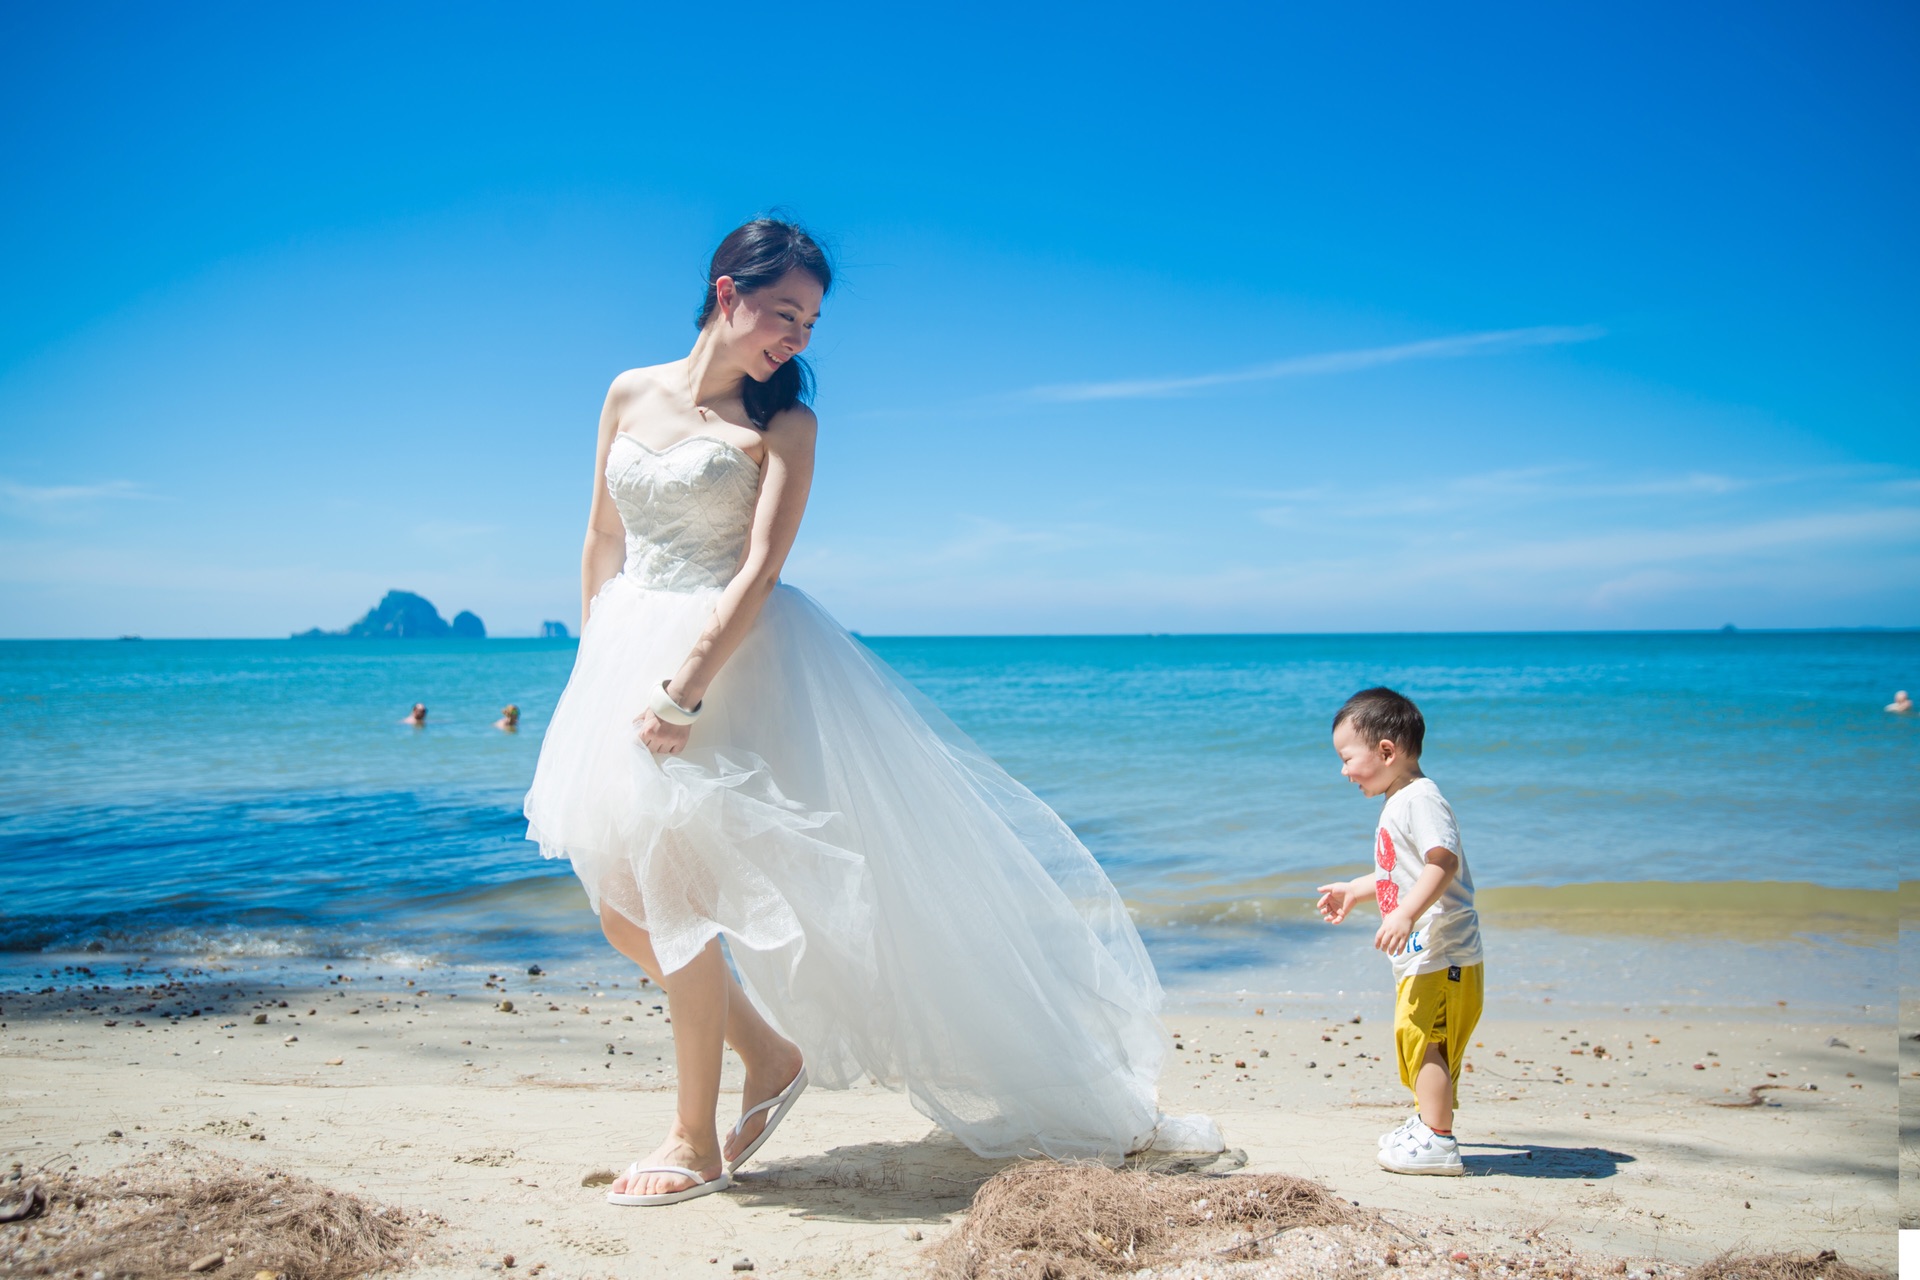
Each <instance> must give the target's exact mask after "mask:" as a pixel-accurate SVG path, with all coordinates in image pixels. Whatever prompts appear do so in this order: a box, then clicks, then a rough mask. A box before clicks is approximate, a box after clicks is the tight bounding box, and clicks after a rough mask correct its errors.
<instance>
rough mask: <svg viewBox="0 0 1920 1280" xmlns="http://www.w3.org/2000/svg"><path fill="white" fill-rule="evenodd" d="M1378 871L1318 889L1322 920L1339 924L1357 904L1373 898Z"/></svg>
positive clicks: (1324, 885) (1318, 904)
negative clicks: (1363, 899) (1362, 900)
mask: <svg viewBox="0 0 1920 1280" xmlns="http://www.w3.org/2000/svg"><path fill="white" fill-rule="evenodd" d="M1379 874H1380V873H1379V872H1378V871H1369V872H1367V874H1365V875H1363V876H1355V877H1354V878H1353V879H1351V880H1340V881H1336V882H1335V883H1333V884H1323V885H1321V886H1320V888H1319V889H1317V890H1316V891H1315V892H1317V893H1318V894H1319V895H1320V901H1319V902H1318V903H1317V904H1316V905H1317V906H1318V907H1319V909H1320V918H1321V919H1323V920H1325V921H1326V922H1327V923H1328V924H1339V923H1340V922H1341V921H1342V920H1345V919H1346V918H1347V913H1348V912H1349V911H1352V910H1353V906H1354V904H1355V903H1356V902H1359V901H1360V900H1361V899H1362V898H1371V897H1372V896H1373V882H1374V880H1375V879H1376V878H1377V877H1378V876H1379Z"/></svg>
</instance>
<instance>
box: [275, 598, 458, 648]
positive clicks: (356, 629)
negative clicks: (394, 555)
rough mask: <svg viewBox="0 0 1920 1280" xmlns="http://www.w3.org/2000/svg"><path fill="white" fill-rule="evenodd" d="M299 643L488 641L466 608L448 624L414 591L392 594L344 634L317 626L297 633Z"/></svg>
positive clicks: (368, 611) (295, 636)
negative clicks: (313, 641) (301, 641)
mask: <svg viewBox="0 0 1920 1280" xmlns="http://www.w3.org/2000/svg"><path fill="white" fill-rule="evenodd" d="M293 638H294V639H295V640H416V639H426V640H446V639H452V640H484V639H486V638H487V625H486V623H484V622H482V621H480V616H479V615H478V614H476V613H473V612H471V611H469V610H465V609H462V610H461V611H460V612H459V613H456V614H454V615H453V621H452V622H448V621H447V620H446V619H445V618H443V617H441V616H440V611H439V610H438V609H436V608H434V607H433V601H431V600H429V599H427V598H426V597H425V596H419V595H415V594H414V593H413V592H411V591H389V592H387V594H386V595H385V596H384V597H383V598H382V599H381V601H380V603H379V604H377V605H375V606H373V608H371V609H369V610H367V613H366V616H365V617H363V618H361V619H360V621H358V622H356V623H354V624H353V625H352V626H350V627H348V628H346V630H344V631H322V630H321V629H320V628H319V627H314V628H312V629H310V630H307V631H297V632H295V633H294V636H293Z"/></svg>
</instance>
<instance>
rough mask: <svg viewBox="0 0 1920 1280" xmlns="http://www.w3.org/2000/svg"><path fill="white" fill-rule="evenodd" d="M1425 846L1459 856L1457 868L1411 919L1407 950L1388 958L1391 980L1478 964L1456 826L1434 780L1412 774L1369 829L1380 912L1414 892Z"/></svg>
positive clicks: (1476, 919) (1475, 919)
mask: <svg viewBox="0 0 1920 1280" xmlns="http://www.w3.org/2000/svg"><path fill="white" fill-rule="evenodd" d="M1429 849H1449V850H1451V851H1452V852H1453V856H1454V857H1456V858H1458V859H1460V870H1459V871H1458V872H1457V873H1456V874H1455V875H1454V877H1453V879H1451V880H1449V881H1448V882H1447V887H1446V888H1445V889H1443V890H1441V891H1440V897H1439V899H1438V900H1437V901H1435V902H1434V904H1433V905H1432V906H1431V907H1429V908H1427V911H1426V914H1425V915H1423V916H1421V917H1420V918H1419V919H1418V920H1416V921H1414V922H1413V932H1412V933H1411V934H1410V935H1409V936H1408V938H1407V946H1406V950H1404V951H1402V952H1401V953H1400V954H1399V955H1397V956H1393V957H1392V960H1393V976H1394V980H1395V981H1398V980H1399V979H1401V978H1405V977H1408V976H1410V975H1412V974H1416V973H1432V972H1433V971H1434V970H1436V969H1446V968H1451V967H1452V966H1454V965H1469V964H1479V963H1480V959H1481V957H1480V915H1479V913H1478V912H1476V911H1475V910H1474V909H1473V876H1472V875H1471V874H1469V873H1468V871H1467V855H1466V853H1465V852H1464V851H1463V850H1462V849H1461V848H1460V824H1459V823H1458V822H1456V821H1454V817H1453V807H1452V806H1451V805H1449V804H1448V803H1447V801H1446V798H1445V797H1444V796H1442V795H1441V794H1440V788H1439V787H1437V786H1435V785H1434V784H1433V779H1431V778H1415V779H1414V780H1413V781H1412V782H1409V783H1408V784H1407V785H1406V786H1404V787H1402V788H1400V790H1398V791H1396V792H1394V793H1393V794H1392V795H1391V796H1389V797H1387V802H1386V804H1385V805H1383V806H1381V809H1380V826H1379V827H1378V829H1376V830H1375V831H1374V833H1373V864H1374V868H1375V869H1374V878H1373V894H1374V897H1375V899H1376V900H1377V901H1378V902H1379V903H1380V914H1381V915H1383V916H1384V915H1386V914H1387V913H1388V912H1390V911H1392V910H1393V909H1394V908H1395V907H1397V906H1398V905H1399V904H1400V899H1401V898H1402V897H1403V896H1406V895H1410V894H1412V893H1413V886H1414V884H1415V882H1417V881H1418V880H1419V879H1420V873H1421V872H1422V871H1424V870H1426V867H1427V850H1429Z"/></svg>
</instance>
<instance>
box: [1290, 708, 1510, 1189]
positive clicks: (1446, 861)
mask: <svg viewBox="0 0 1920 1280" xmlns="http://www.w3.org/2000/svg"><path fill="white" fill-rule="evenodd" d="M1426 731H1427V726H1426V721H1425V720H1424V719H1422V717H1421V715H1420V708H1418V707H1416V706H1414V705H1413V703H1412V701H1411V700H1409V699H1407V698H1405V697H1403V696H1401V695H1400V694H1397V693H1395V692H1394V691H1393V690H1391V689H1363V690H1361V691H1360V692H1359V693H1356V694H1354V695H1353V696H1352V697H1351V698H1348V699H1347V701H1346V705H1344V706H1342V707H1341V708H1340V711H1339V714H1337V715H1336V716H1334V718H1333V749H1334V750H1335V751H1337V752H1338V753H1339V754H1340V775H1341V776H1342V777H1344V778H1347V779H1349V780H1351V781H1352V782H1353V783H1354V785H1356V786H1358V787H1359V788H1360V793H1361V794H1362V795H1365V796H1385V797H1386V800H1387V802H1386V804H1385V805H1384V806H1382V807H1381V810H1380V827H1379V829H1378V830H1377V831H1375V832H1374V841H1373V849H1374V854H1373V860H1374V864H1375V867H1376V868H1377V870H1375V871H1373V872H1370V873H1368V874H1367V875H1364V876H1359V877H1356V878H1355V879H1353V880H1349V881H1343V882H1341V883H1339V884H1326V885H1321V886H1320V890H1319V893H1320V903H1319V907H1320V914H1321V916H1322V917H1323V918H1325V920H1326V921H1327V923H1329V924H1339V923H1340V922H1341V921H1342V920H1345V919H1346V918H1347V913H1348V912H1349V911H1351V910H1352V909H1353V907H1354V904H1355V903H1357V902H1359V901H1360V900H1361V899H1363V898H1373V899H1375V900H1377V901H1378V902H1379V904H1380V915H1381V920H1380V928H1379V930H1378V931H1377V932H1376V933H1375V934H1374V935H1373V945H1374V949H1375V950H1377V951H1384V952H1386V953H1387V954H1388V955H1389V956H1391V957H1392V959H1393V976H1394V980H1395V982H1396V983H1397V984H1398V993H1397V995H1396V998H1395V1000H1394V1007H1393V1040H1394V1047H1395V1049H1396V1050H1397V1051H1398V1056H1399V1059H1400V1082H1401V1083H1402V1084H1404V1085H1406V1086H1407V1087H1408V1088H1409V1089H1411V1090H1413V1096H1414V1100H1415V1101H1416V1102H1417V1103H1418V1104H1419V1108H1420V1109H1419V1111H1418V1112H1417V1113H1416V1114H1414V1115H1412V1116H1409V1117H1407V1119H1406V1121H1405V1123H1403V1124H1402V1125H1401V1126H1400V1127H1399V1128H1398V1129H1395V1130H1394V1131H1393V1132H1392V1133H1389V1134H1387V1135H1385V1136H1384V1137H1382V1138H1381V1139H1380V1165H1381V1167H1382V1168H1384V1169H1388V1170H1390V1171H1392V1172H1394V1173H1426V1174H1450V1175H1457V1174H1461V1173H1465V1172H1466V1168H1465V1166H1464V1165H1462V1164H1461V1162H1460V1144H1459V1143H1458V1142H1456V1141H1455V1140H1454V1136H1453V1108H1454V1106H1455V1104H1457V1103H1458V1102H1459V1096H1460V1090H1459V1080H1460V1067H1461V1064H1462V1062H1464V1061H1465V1059H1466V1056H1467V1039H1468V1037H1470V1036H1471V1035H1472V1034H1473V1028H1474V1024H1475V1023H1477V1022H1479V1021H1480V997H1481V974H1482V965H1481V959H1480V917H1479V915H1478V914H1476V913H1475V911H1474V909H1473V877H1472V876H1470V875H1468V874H1467V858H1466V855H1465V854H1464V853H1462V852H1461V850H1460V827H1459V824H1457V823H1456V822H1455V821H1454V818H1453V810H1452V808H1451V807H1449V806H1448V804H1447V802H1446V800H1445V799H1444V798H1442V797H1441V795H1440V788H1438V787H1436V786H1434V785H1433V781H1432V780H1431V779H1430V778H1428V777H1427V776H1426V775H1425V774H1423V773H1421V772H1420V747H1421V743H1422V741H1423V740H1424V739H1425V737H1426Z"/></svg>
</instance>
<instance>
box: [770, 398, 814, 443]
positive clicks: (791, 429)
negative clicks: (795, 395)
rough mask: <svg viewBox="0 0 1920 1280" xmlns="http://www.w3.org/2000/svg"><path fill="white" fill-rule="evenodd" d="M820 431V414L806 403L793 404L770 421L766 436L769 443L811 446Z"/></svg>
mask: <svg viewBox="0 0 1920 1280" xmlns="http://www.w3.org/2000/svg"><path fill="white" fill-rule="evenodd" d="M819 432H820V419H819V416H818V415H816V414H815V413H814V411H813V410H812V409H810V408H808V407H807V406H806V405H804V404H791V405H788V406H787V407H786V408H784V409H782V410H781V411H780V412H778V413H776V414H774V415H773V417H772V419H770V420H769V421H768V423H767V430H766V437H767V443H768V444H775V443H776V442H777V443H778V444H779V445H781V446H784V447H789V448H790V447H793V446H796V445H799V446H809V447H810V446H811V445H812V444H813V441H814V437H815V436H816V435H818V434H819Z"/></svg>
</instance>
